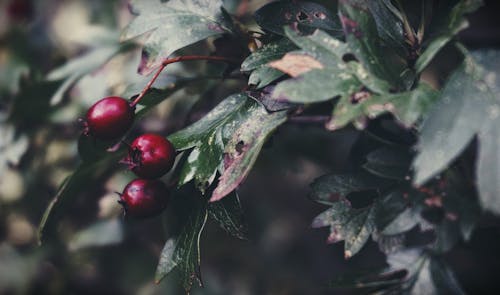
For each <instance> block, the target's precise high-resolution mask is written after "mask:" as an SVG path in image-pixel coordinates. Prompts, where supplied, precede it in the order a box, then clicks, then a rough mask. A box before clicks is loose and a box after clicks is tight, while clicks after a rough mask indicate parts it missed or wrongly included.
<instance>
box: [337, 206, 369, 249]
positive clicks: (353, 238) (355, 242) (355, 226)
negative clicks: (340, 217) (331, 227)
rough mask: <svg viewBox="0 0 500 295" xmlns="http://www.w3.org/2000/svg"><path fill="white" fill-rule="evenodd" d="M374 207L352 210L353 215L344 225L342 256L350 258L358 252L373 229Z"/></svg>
mask: <svg viewBox="0 0 500 295" xmlns="http://www.w3.org/2000/svg"><path fill="white" fill-rule="evenodd" d="M374 208H375V207H373V206H372V207H370V208H368V209H360V210H353V211H354V212H353V213H354V216H353V217H352V218H351V219H349V222H348V223H347V224H346V225H344V229H343V231H344V235H345V238H344V239H345V244H344V256H345V258H350V257H352V256H354V255H355V254H356V253H358V252H359V251H360V250H361V248H362V247H363V246H364V245H365V244H366V242H367V241H368V239H369V238H370V235H371V234H372V232H373V231H374V230H375V213H374V212H375V209H374Z"/></svg>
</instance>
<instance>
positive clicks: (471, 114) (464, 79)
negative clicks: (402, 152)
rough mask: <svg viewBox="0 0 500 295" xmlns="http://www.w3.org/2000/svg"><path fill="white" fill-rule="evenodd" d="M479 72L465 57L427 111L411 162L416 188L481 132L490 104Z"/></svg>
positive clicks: (488, 94) (439, 170) (490, 100)
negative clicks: (428, 111)
mask: <svg viewBox="0 0 500 295" xmlns="http://www.w3.org/2000/svg"><path fill="white" fill-rule="evenodd" d="M481 71H482V70H481V68H480V67H478V66H477V65H476V64H475V63H474V61H473V60H472V58H471V57H466V59H465V61H464V63H463V64H462V65H461V66H460V67H459V68H458V69H457V70H456V71H455V72H454V73H453V74H452V75H451V77H450V78H449V80H448V81H447V83H446V85H445V86H444V89H443V90H442V93H441V97H440V100H439V101H438V102H437V103H436V104H435V105H434V106H433V107H432V109H431V110H430V113H429V115H428V117H427V118H426V120H425V121H424V124H423V126H422V130H421V136H420V142H419V144H418V150H419V152H418V155H417V157H416V158H415V160H414V162H413V166H414V168H415V178H414V183H415V184H416V185H421V184H422V183H424V182H426V181H427V180H429V179H430V178H431V177H433V176H434V175H436V174H437V173H439V172H441V171H442V170H443V169H445V168H446V167H447V166H448V165H449V164H450V163H451V162H452V161H453V160H454V159H455V157H457V156H458V155H459V154H460V153H461V152H462V151H463V150H464V149H465V147H466V146H467V145H468V144H469V142H470V141H471V140H472V138H473V137H474V136H475V134H476V133H477V132H478V131H479V130H480V129H481V126H482V125H483V123H484V121H485V114H486V113H488V107H489V106H490V104H491V102H492V97H491V93H490V92H489V91H488V87H487V85H486V84H485V82H484V81H482V80H481Z"/></svg>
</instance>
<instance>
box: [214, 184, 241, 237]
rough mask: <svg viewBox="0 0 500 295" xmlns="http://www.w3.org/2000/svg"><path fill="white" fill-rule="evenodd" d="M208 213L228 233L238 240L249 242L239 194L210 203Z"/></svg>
mask: <svg viewBox="0 0 500 295" xmlns="http://www.w3.org/2000/svg"><path fill="white" fill-rule="evenodd" d="M208 213H209V215H210V217H212V218H213V219H214V220H215V221H217V223H218V224H219V225H220V227H221V228H223V229H224V230H225V231H226V232H228V233H229V234H231V235H232V236H234V237H236V238H238V239H242V240H247V225H246V223H245V220H244V216H243V209H242V208H241V204H240V199H239V197H238V194H236V193H233V194H231V195H230V196H228V197H226V198H224V199H222V200H220V201H217V202H212V203H210V204H209V206H208Z"/></svg>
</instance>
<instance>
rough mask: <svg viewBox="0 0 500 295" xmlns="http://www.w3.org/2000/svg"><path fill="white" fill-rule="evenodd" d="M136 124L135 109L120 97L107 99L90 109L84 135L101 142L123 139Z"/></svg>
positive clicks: (86, 117) (86, 118)
mask: <svg viewBox="0 0 500 295" xmlns="http://www.w3.org/2000/svg"><path fill="white" fill-rule="evenodd" d="M133 122H134V108H133V107H132V106H131V105H130V103H129V101H127V100H126V99H124V98H121V97H118V96H109V97H105V98H103V99H101V100H99V101H98V102H96V103H95V104H94V105H92V106H91V107H90V109H89V110H88V111H87V115H86V116H85V122H84V125H85V130H84V134H88V135H91V136H93V137H95V138H98V139H101V140H113V139H118V138H120V137H122V136H123V135H124V134H125V133H126V132H127V131H128V129H129V128H130V126H132V123H133Z"/></svg>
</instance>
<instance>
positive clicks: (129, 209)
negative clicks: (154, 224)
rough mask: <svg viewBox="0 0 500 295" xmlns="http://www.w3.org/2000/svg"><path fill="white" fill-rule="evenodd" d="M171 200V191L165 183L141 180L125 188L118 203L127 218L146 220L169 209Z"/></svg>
mask: <svg viewBox="0 0 500 295" xmlns="http://www.w3.org/2000/svg"><path fill="white" fill-rule="evenodd" d="M169 198H170V194H169V191H168V189H167V187H166V186H165V184H164V183H163V182H161V181H159V180H147V179H140V178H139V179H135V180H132V181H131V182H130V183H129V184H127V186H125V188H124V189H123V193H122V194H121V195H120V200H119V201H118V202H119V203H120V204H121V205H122V206H123V208H124V210H125V215H126V216H130V217H134V218H146V217H153V216H156V215H158V214H160V213H161V212H162V211H163V210H164V209H165V208H166V207H167V204H168V200H169Z"/></svg>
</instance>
